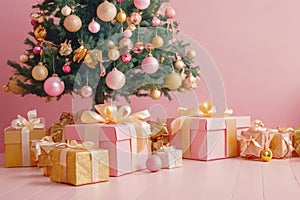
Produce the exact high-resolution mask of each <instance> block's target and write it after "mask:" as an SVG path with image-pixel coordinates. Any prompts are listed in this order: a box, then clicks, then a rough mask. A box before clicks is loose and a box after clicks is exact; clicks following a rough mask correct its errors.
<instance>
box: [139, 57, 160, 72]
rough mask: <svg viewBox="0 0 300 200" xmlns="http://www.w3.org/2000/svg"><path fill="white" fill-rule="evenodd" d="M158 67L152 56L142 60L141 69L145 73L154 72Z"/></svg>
mask: <svg viewBox="0 0 300 200" xmlns="http://www.w3.org/2000/svg"><path fill="white" fill-rule="evenodd" d="M158 67H159V62H158V60H157V59H156V58H154V57H153V56H148V57H146V58H145V59H144V60H143V61H142V70H143V71H144V72H145V73H147V74H154V73H155V72H156V71H157V70H158Z"/></svg>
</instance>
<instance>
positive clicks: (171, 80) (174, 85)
mask: <svg viewBox="0 0 300 200" xmlns="http://www.w3.org/2000/svg"><path fill="white" fill-rule="evenodd" d="M164 83H165V85H166V86H167V87H168V88H169V89H170V90H177V89H178V88H180V86H181V84H182V80H181V76H180V75H179V74H177V73H176V72H172V73H171V74H169V75H168V76H167V77H166V78H165V81H164Z"/></svg>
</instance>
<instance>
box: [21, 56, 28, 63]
mask: <svg viewBox="0 0 300 200" xmlns="http://www.w3.org/2000/svg"><path fill="white" fill-rule="evenodd" d="M28 60H29V57H28V55H26V54H22V55H20V61H21V62H22V63H26V62H27V61H28Z"/></svg>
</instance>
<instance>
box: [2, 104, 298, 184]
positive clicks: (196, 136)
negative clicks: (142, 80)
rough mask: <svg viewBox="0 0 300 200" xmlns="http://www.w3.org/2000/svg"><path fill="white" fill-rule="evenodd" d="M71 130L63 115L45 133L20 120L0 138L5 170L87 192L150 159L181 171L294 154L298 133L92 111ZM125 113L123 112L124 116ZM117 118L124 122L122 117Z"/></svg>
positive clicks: (36, 122) (240, 120)
mask: <svg viewBox="0 0 300 200" xmlns="http://www.w3.org/2000/svg"><path fill="white" fill-rule="evenodd" d="M96 110H97V113H96V112H93V111H84V112H83V113H82V115H81V116H80V117H79V118H80V121H81V123H75V121H74V120H73V118H72V115H70V114H67V113H63V114H62V117H61V119H60V120H61V122H60V123H57V124H54V125H53V126H52V127H51V128H50V129H49V130H50V131H48V130H46V129H45V123H44V119H43V118H38V117H37V113H36V111H35V110H34V111H29V112H28V119H26V118H23V117H21V116H18V118H17V119H15V120H13V121H12V125H11V126H10V127H8V128H6V129H5V131H4V140H5V141H4V142H5V156H6V158H5V166H6V167H18V166H38V167H39V168H40V169H41V171H42V172H43V174H44V175H45V176H50V180H51V181H54V182H62V183H68V184H71V185H85V184H89V183H97V182H103V181H108V180H109V176H120V175H124V174H129V173H133V172H135V171H140V170H144V169H146V168H147V167H146V160H147V159H148V157H149V155H150V154H155V155H157V156H158V157H160V159H161V161H162V163H161V164H162V168H167V169H171V168H177V167H181V166H182V158H185V159H193V160H203V161H208V160H215V159H222V158H229V157H236V156H239V155H240V156H241V157H245V158H256V159H262V160H265V161H268V160H270V158H272V156H273V158H289V157H291V156H292V152H293V150H296V151H298V152H299V151H300V132H299V131H297V130H293V129H291V128H282V129H276V130H274V129H267V128H264V127H263V126H262V122H260V121H255V122H254V123H253V124H252V125H251V119H250V117H249V116H242V117H233V116H228V115H227V114H224V116H220V115H218V116H217V115H216V116H214V115H207V113H204V115H203V114H200V115H183V116H180V117H178V118H175V119H168V120H166V122H164V121H162V120H157V121H156V122H150V123H149V122H146V121H145V119H146V118H148V117H149V113H148V111H142V112H138V113H135V114H132V115H130V107H126V106H125V107H124V106H123V107H121V108H117V107H116V106H111V105H106V104H103V105H97V107H96ZM124 111H126V112H124ZM120 113H122V114H120Z"/></svg>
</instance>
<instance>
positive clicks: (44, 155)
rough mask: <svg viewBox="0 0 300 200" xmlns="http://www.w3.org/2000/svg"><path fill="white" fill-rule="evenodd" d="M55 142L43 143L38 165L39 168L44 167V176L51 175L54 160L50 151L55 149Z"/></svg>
mask: <svg viewBox="0 0 300 200" xmlns="http://www.w3.org/2000/svg"><path fill="white" fill-rule="evenodd" d="M54 146H55V144H54V145H53V144H52V145H49V144H41V145H40V148H41V155H39V157H38V163H37V166H38V167H39V168H42V169H41V171H42V173H43V175H44V176H50V175H51V171H52V162H51V157H50V153H51V151H52V150H53V148H54Z"/></svg>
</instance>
